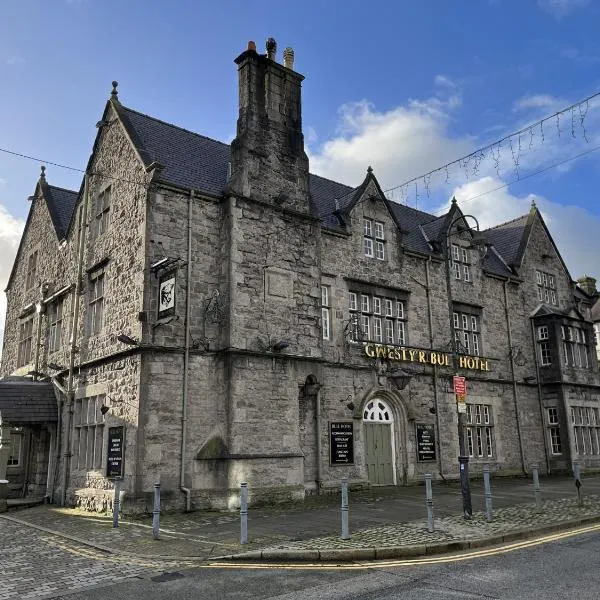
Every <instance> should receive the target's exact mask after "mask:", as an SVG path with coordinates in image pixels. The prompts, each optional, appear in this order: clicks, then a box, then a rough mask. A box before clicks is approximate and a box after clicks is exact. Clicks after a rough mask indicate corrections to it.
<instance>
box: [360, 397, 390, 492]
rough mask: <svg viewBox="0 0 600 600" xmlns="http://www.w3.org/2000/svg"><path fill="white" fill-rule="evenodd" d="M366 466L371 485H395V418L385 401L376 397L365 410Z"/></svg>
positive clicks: (367, 404)
mask: <svg viewBox="0 0 600 600" xmlns="http://www.w3.org/2000/svg"><path fill="white" fill-rule="evenodd" d="M363 425H364V427H363V431H364V440H365V466H366V468H367V477H368V478H369V482H370V483H371V485H395V484H396V469H395V464H394V463H395V460H394V417H393V414H392V411H391V410H390V407H389V406H388V405H387V404H386V402H385V401H384V400H382V399H381V398H379V397H377V396H375V397H373V398H371V399H370V400H368V401H367V402H366V403H365V406H364V408H363Z"/></svg>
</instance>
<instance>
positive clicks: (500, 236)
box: [483, 214, 529, 265]
mask: <svg viewBox="0 0 600 600" xmlns="http://www.w3.org/2000/svg"><path fill="white" fill-rule="evenodd" d="M528 220H529V214H527V215H522V216H521V217H517V218H516V219H513V220H512V221H507V222H506V223H502V224H500V225H496V226H495V227H492V228H491V229H486V230H485V231H484V232H483V233H484V234H485V236H486V237H487V239H488V240H489V241H490V242H491V243H492V244H493V245H494V247H495V248H496V250H498V252H499V253H500V255H501V256H502V258H503V259H504V260H505V261H506V262H507V263H508V264H509V265H516V264H517V263H519V262H520V260H521V257H520V256H519V250H520V248H521V243H522V241H523V236H524V235H525V231H526V228H527V224H528Z"/></svg>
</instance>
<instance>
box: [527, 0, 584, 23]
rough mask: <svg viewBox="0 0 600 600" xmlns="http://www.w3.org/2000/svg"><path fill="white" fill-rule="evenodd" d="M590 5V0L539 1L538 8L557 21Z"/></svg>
mask: <svg viewBox="0 0 600 600" xmlns="http://www.w3.org/2000/svg"><path fill="white" fill-rule="evenodd" d="M589 3H590V0H538V6H539V7H540V8H541V9H542V10H545V11H546V12H548V13H550V14H551V15H552V16H553V17H555V18H557V19H562V17H565V16H567V15H569V14H571V13H572V12H574V11H575V10H577V9H578V8H583V7H585V6H587V5H588V4H589Z"/></svg>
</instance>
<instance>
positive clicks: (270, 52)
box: [265, 37, 277, 60]
mask: <svg viewBox="0 0 600 600" xmlns="http://www.w3.org/2000/svg"><path fill="white" fill-rule="evenodd" d="M265 47H266V49H267V58H270V59H271V60H275V55H276V54H277V42H276V41H275V38H272V37H270V38H268V39H267V43H266V44H265Z"/></svg>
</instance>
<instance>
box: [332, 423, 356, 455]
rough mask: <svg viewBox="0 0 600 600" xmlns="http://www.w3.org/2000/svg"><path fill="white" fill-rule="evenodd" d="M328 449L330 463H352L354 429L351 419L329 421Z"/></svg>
mask: <svg viewBox="0 0 600 600" xmlns="http://www.w3.org/2000/svg"><path fill="white" fill-rule="evenodd" d="M329 449H330V455H331V464H332V465H353V464H354V431H353V423H352V421H337V422H332V423H329Z"/></svg>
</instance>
